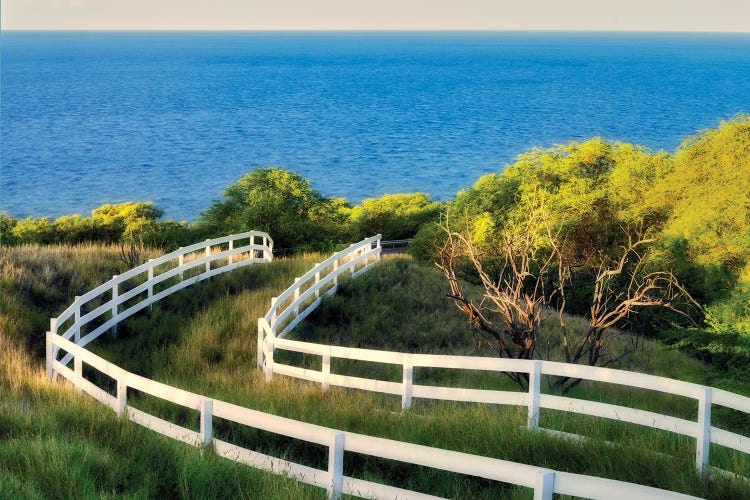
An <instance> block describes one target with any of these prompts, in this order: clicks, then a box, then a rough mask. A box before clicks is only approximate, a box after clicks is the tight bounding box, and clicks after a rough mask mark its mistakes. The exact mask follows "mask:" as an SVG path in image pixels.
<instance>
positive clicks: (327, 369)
mask: <svg viewBox="0 0 750 500" xmlns="http://www.w3.org/2000/svg"><path fill="white" fill-rule="evenodd" d="M321 371H322V372H323V382H322V388H323V392H325V391H327V390H328V388H329V387H330V386H331V346H328V352H327V353H325V354H323V369H322V370H321Z"/></svg>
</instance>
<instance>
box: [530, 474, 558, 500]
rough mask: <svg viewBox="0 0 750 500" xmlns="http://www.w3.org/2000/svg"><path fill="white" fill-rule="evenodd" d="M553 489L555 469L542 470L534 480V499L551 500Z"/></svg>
mask: <svg viewBox="0 0 750 500" xmlns="http://www.w3.org/2000/svg"><path fill="white" fill-rule="evenodd" d="M554 491H555V471H553V470H543V471H540V472H538V473H537V475H536V479H535V480H534V500H552V494H553V493H554Z"/></svg>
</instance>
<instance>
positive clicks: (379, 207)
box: [351, 193, 442, 240]
mask: <svg viewBox="0 0 750 500" xmlns="http://www.w3.org/2000/svg"><path fill="white" fill-rule="evenodd" d="M441 208H442V204H440V203H437V202H433V201H430V199H429V196H428V195H426V194H424V193H408V194H387V195H385V196H383V197H381V198H368V199H366V200H363V201H362V204H361V205H358V206H356V207H354V208H353V209H352V211H351V221H352V224H353V225H354V228H355V231H356V233H357V236H358V237H359V238H367V237H368V236H373V235H375V234H382V235H383V239H384V240H402V239H407V238H411V237H412V236H414V235H415V234H416V233H417V231H419V228H420V227H421V226H423V225H424V224H426V223H428V222H432V221H434V220H435V219H437V217H438V215H439V213H440V210H441Z"/></svg>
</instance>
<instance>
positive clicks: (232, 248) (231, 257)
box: [229, 240, 234, 266]
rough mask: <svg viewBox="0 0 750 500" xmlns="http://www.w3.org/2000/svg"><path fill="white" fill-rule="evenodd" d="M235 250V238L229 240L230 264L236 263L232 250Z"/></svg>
mask: <svg viewBox="0 0 750 500" xmlns="http://www.w3.org/2000/svg"><path fill="white" fill-rule="evenodd" d="M232 250H234V240H229V252H230V254H229V265H230V266H231V265H232V264H234V254H233V253H231V251H232Z"/></svg>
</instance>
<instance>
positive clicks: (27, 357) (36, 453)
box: [0, 245, 324, 499]
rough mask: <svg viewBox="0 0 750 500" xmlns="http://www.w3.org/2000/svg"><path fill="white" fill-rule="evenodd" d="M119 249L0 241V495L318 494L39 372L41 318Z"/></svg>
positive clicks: (111, 266) (95, 278)
mask: <svg viewBox="0 0 750 500" xmlns="http://www.w3.org/2000/svg"><path fill="white" fill-rule="evenodd" d="M119 252H120V250H119V248H118V247H114V246H101V245H78V246H75V247H71V246H43V247H38V246H32V245H27V246H19V247H12V248H6V247H0V498H12V499H17V498H40V499H41V498H45V499H46V498H95V497H113V496H118V497H126V498H172V497H182V498H212V497H214V498H279V499H288V498H316V497H323V496H324V495H323V492H322V490H320V489H318V488H312V487H308V486H305V485H302V484H300V483H297V482H296V481H294V480H291V479H287V478H284V477H280V476H275V475H272V474H266V473H263V472H260V471H258V470H256V469H252V468H250V467H246V466H243V465H240V464H236V463H233V462H230V461H228V460H224V459H220V458H218V457H216V456H215V455H213V454H211V453H201V451H200V450H197V449H195V448H192V447H190V446H187V445H183V444H181V443H177V442H174V441H172V440H170V439H168V438H165V437H163V436H160V435H158V434H155V433H153V432H151V431H149V430H147V429H144V428H141V427H139V426H137V425H134V424H131V423H129V422H127V421H125V420H123V419H118V418H116V417H115V416H114V415H113V414H112V412H111V411H110V410H109V409H107V408H105V407H104V406H102V405H100V404H99V403H97V402H95V401H93V400H91V399H90V398H89V397H88V396H79V395H77V394H76V393H75V392H73V391H70V389H69V388H68V387H65V386H62V385H60V384H53V383H50V382H49V381H47V379H46V377H45V375H44V369H43V364H44V358H43V356H44V354H43V353H44V332H45V331H46V330H47V329H48V328H49V318H50V317H52V316H56V315H57V314H59V313H60V312H61V311H62V310H63V309H64V308H65V307H66V306H67V304H69V303H70V302H71V301H72V300H73V298H74V297H75V295H80V294H82V293H84V292H85V291H87V290H89V289H91V288H94V287H95V286H97V285H99V284H101V283H102V282H104V281H106V280H107V279H109V278H111V277H112V275H113V274H119V273H121V272H122V271H123V270H124V264H123V263H122V262H121V261H120V260H119V255H120V253H119ZM153 255H154V252H153V251H147V253H146V255H144V257H149V256H153Z"/></svg>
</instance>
